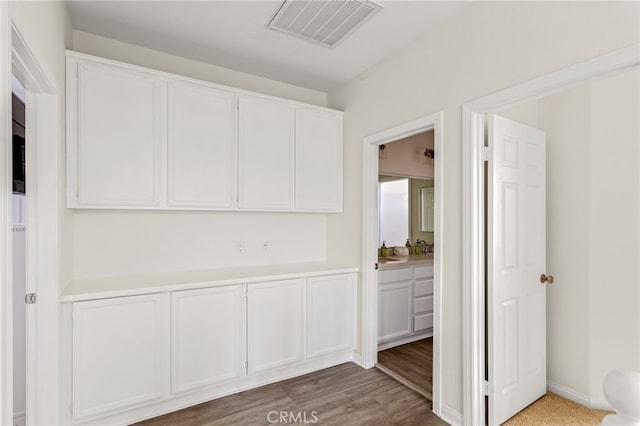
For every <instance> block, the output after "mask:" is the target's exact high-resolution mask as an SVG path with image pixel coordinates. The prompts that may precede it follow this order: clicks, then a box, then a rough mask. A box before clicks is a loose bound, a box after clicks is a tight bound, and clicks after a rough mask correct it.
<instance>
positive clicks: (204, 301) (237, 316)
mask: <svg viewBox="0 0 640 426" xmlns="http://www.w3.org/2000/svg"><path fill="white" fill-rule="evenodd" d="M245 352H246V313H245V286H244V285H232V286H224V287H213V288H205V289H199V290H185V291H175V292H173V293H172V294H171V392H172V393H180V392H184V391H190V390H193V389H198V388H201V387H204V386H209V385H213V384H215V383H219V382H223V381H226V380H231V379H235V378H238V377H242V376H244V375H245V368H244V361H245Z"/></svg>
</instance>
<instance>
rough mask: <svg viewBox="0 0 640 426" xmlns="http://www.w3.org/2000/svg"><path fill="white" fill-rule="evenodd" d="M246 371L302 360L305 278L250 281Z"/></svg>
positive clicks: (261, 369)
mask: <svg viewBox="0 0 640 426" xmlns="http://www.w3.org/2000/svg"><path fill="white" fill-rule="evenodd" d="M247 301H248V305H247V320H248V324H247V326H248V327H247V332H248V339H247V340H248V344H247V346H248V363H249V364H248V367H249V370H248V371H249V374H251V373H256V372H259V371H263V370H268V369H271V368H274V367H280V366H283V365H287V364H291V363H295V362H299V361H302V360H303V359H304V324H305V303H304V301H305V297H304V280H302V279H293V280H284V281H272V282H266V283H257V284H249V288H248V291H247Z"/></svg>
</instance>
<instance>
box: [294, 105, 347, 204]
mask: <svg viewBox="0 0 640 426" xmlns="http://www.w3.org/2000/svg"><path fill="white" fill-rule="evenodd" d="M295 170H296V186H295V209H296V210H300V211H318V212H340V211H342V114H341V113H338V112H333V111H322V110H318V109H314V108H304V107H298V108H296V169H295Z"/></svg>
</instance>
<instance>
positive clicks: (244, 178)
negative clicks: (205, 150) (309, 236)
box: [238, 95, 295, 211]
mask: <svg viewBox="0 0 640 426" xmlns="http://www.w3.org/2000/svg"><path fill="white" fill-rule="evenodd" d="M239 101H240V102H239V111H240V112H239V117H238V151H239V177H238V179H239V198H238V207H239V208H241V209H251V210H285V211H286V210H292V208H293V185H294V163H293V158H294V137H295V132H294V129H295V127H294V126H295V123H294V112H295V109H294V107H293V105H291V104H289V103H285V102H278V101H273V100H271V99H267V98H261V97H254V96H244V95H241V96H240V97H239Z"/></svg>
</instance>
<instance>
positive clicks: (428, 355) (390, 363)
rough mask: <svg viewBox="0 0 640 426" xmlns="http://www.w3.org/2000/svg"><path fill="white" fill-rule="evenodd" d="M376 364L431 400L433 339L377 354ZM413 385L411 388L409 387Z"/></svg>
mask: <svg viewBox="0 0 640 426" xmlns="http://www.w3.org/2000/svg"><path fill="white" fill-rule="evenodd" d="M378 364H380V365H381V366H382V367H383V368H384V369H385V370H388V371H389V372H391V374H392V376H394V377H395V376H396V375H397V376H399V377H398V380H400V381H401V382H405V381H406V382H409V383H407V385H408V386H409V387H412V388H414V387H415V389H414V390H415V391H416V392H418V393H420V394H421V395H423V396H424V397H426V398H428V399H429V400H431V398H432V392H433V337H429V338H427V339H422V340H418V341H416V342H412V343H407V344H406V345H401V346H396V347H394V348H391V349H386V350H384V351H380V352H378ZM411 385H413V386H411Z"/></svg>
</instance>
